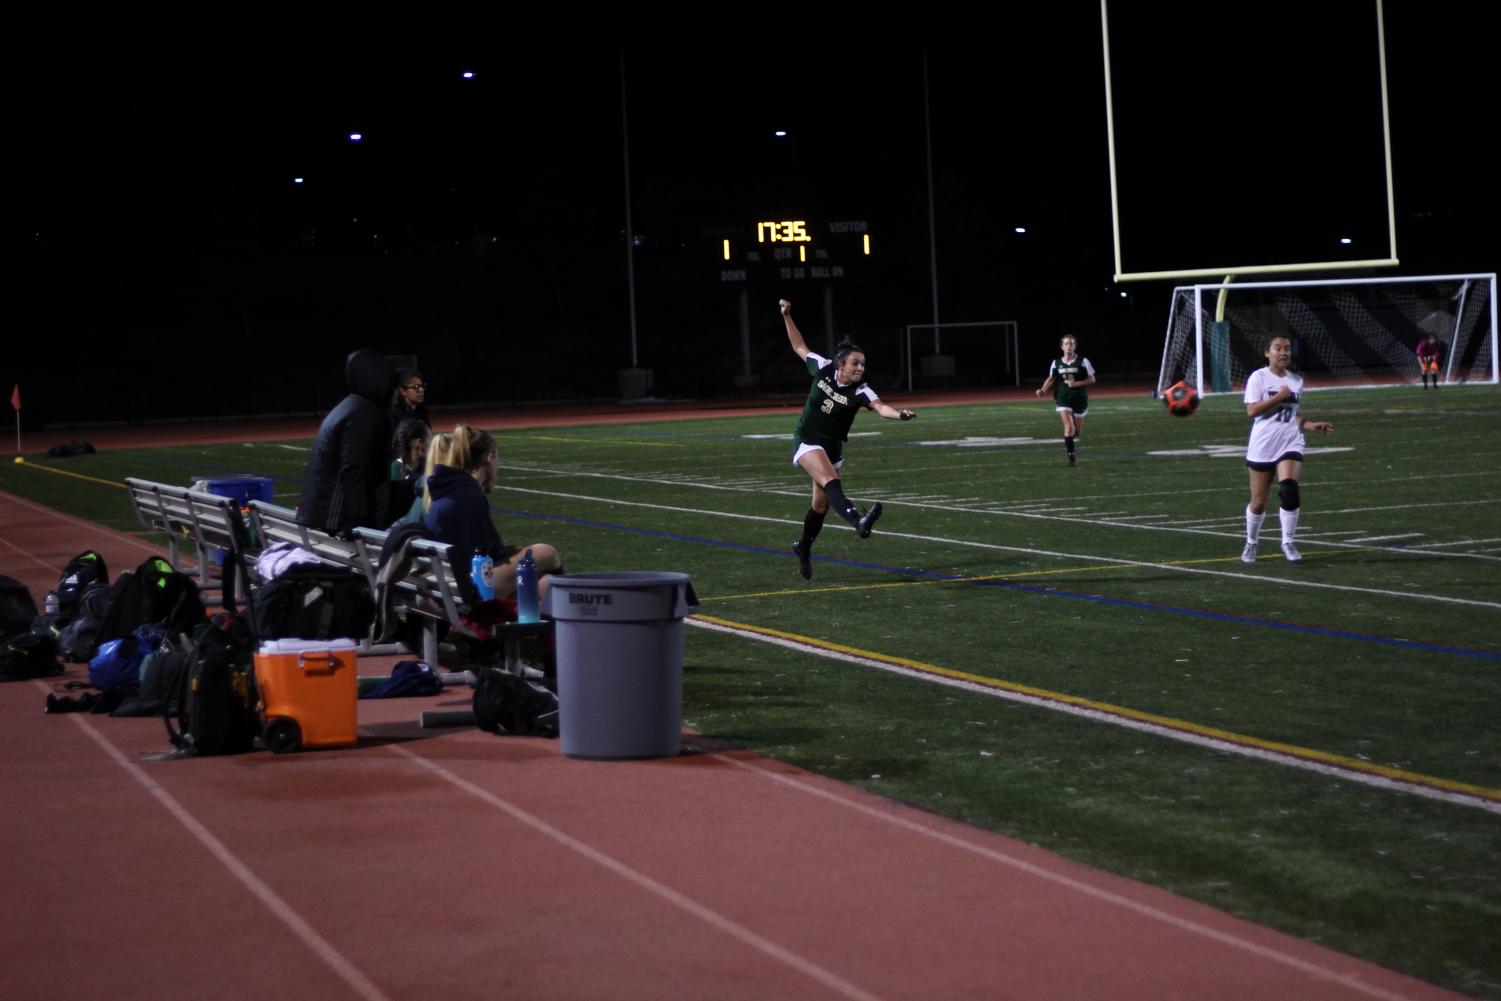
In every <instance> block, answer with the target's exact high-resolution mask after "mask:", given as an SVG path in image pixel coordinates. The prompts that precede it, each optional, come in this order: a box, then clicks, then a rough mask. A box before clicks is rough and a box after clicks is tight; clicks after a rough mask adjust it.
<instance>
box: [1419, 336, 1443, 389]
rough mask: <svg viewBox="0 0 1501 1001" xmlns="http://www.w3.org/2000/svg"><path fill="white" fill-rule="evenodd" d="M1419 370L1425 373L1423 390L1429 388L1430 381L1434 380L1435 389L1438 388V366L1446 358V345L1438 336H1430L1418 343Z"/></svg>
mask: <svg viewBox="0 0 1501 1001" xmlns="http://www.w3.org/2000/svg"><path fill="white" fill-rule="evenodd" d="M1417 354H1418V368H1420V369H1422V371H1423V388H1424V389H1427V388H1428V380H1429V379H1432V380H1433V388H1434V389H1437V388H1438V366H1439V362H1441V361H1443V358H1444V343H1443V341H1440V340H1439V339H1438V335H1437V334H1429V335H1428V336H1427V337H1425V338H1423V340H1421V341H1419V342H1418V348H1417Z"/></svg>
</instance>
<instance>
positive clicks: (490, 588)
mask: <svg viewBox="0 0 1501 1001" xmlns="http://www.w3.org/2000/svg"><path fill="white" fill-rule="evenodd" d="M494 575H495V561H494V560H492V559H491V558H490V557H488V556H486V555H485V554H484V553H482V552H480V551H479V550H475V553H474V559H472V560H470V561H469V579H470V580H472V581H474V589H475V590H476V591H478V592H479V596H480V600H481V601H488V600H489V599H491V598H493V597H495V583H494Z"/></svg>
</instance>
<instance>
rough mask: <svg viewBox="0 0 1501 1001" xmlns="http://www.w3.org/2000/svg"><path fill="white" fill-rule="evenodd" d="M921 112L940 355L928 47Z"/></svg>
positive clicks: (935, 346)
mask: <svg viewBox="0 0 1501 1001" xmlns="http://www.w3.org/2000/svg"><path fill="white" fill-rule="evenodd" d="M922 111H923V140H924V145H925V146H926V151H927V158H928V252H929V258H928V260H929V269H930V271H931V273H932V278H933V353H934V354H935V355H936V354H940V353H941V352H940V351H939V345H938V329H939V328H938V226H937V223H936V222H935V213H934V208H933V108H932V101H931V98H930V97H929V94H928V47H927V46H926V45H924V46H923V47H922Z"/></svg>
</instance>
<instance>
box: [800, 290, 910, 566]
mask: <svg viewBox="0 0 1501 1001" xmlns="http://www.w3.org/2000/svg"><path fill="white" fill-rule="evenodd" d="M779 305H780V306H781V308H782V321H783V322H784V323H785V324H786V325H787V340H788V341H789V342H790V343H791V344H792V350H793V352H794V353H795V354H796V355H797V356H798V358H799V359H801V360H802V362H803V364H804V365H806V366H807V368H808V374H809V375H810V376H812V377H813V385H812V387H811V388H810V389H809V390H808V401H807V402H806V403H805V404H803V414H802V416H801V417H799V418H798V419H797V429H796V430H795V431H794V432H793V433H792V448H793V451H792V464H793V465H794V466H801V467H802V469H803V471H804V472H806V473H807V474H808V476H809V477H810V478H811V479H812V480H813V501H812V504H811V505H810V506H809V508H808V513H807V514H806V515H804V516H803V536H802V538H800V539H798V540H797V541H796V542H795V543H793V544H792V551H793V552H794V553H795V554H797V569H798V573H800V574H802V575H803V579H804V580H807V579H810V578H812V576H813V540H814V539H816V538H818V533H819V531H820V530H821V529H822V528H823V519H824V516H825V515H827V514H828V513H829V508H830V507H831V506H832V507H833V509H834V511H835V513H836V514H838V515H839V516H840V517H841V518H843V519H844V520H845V521H847V522H849V523H850V524H851V525H853V526H854V528H855V533H856V534H857V535H859V536H860V538H862V539H866V538H869V537H870V532H871V529H872V528H873V527H874V526H875V523H876V519H877V518H879V517H880V516H881V505H880V503H875V504H872V505H871V506H870V509H869V510H868V511H866V512H865V513H864V514H861V513H860V509H859V508H857V507H855V505H854V504H853V503H852V502H851V501H850V499H849V498H848V497H846V496H845V495H844V484H843V483H841V482H840V480H839V467H840V466H842V465H844V443H845V442H846V441H847V440H848V439H849V436H850V425H851V424H853V423H854V422H855V415H856V414H857V413H859V412H860V409H861V408H862V407H864V408H867V409H869V410H874V411H875V412H876V413H878V414H880V415H881V416H882V417H884V418H886V419H887V420H890V421H910V420H911V419H912V418H914V417H916V416H917V414H916V413H915V412H914V411H911V410H897V409H896V408H895V407H890V406H887V405H886V404H885V403H882V402H881V398H880V397H879V396H877V395H876V391H875V390H874V389H872V388H871V387H870V386H869V385H867V384H866V382H865V352H864V351H861V350H860V349H859V348H858V347H857V346H855V345H854V344H853V343H851V342H850V340H849V339H848V338H846V339H845V340H843V341H841V342H839V344H838V345H837V346H836V348H835V351H834V358H833V360H830V359H828V358H825V357H823V356H822V355H818V354H814V353H813V352H812V351H809V350H808V345H807V344H805V343H803V335H802V333H801V332H800V331H799V330H798V329H797V324H796V323H794V322H792V303H790V302H788V301H787V300H786V299H782V300H780V302H779Z"/></svg>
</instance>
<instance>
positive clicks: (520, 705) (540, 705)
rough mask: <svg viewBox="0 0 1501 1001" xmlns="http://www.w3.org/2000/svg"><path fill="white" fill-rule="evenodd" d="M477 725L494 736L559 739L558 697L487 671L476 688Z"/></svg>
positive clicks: (505, 673) (504, 673)
mask: <svg viewBox="0 0 1501 1001" xmlns="http://www.w3.org/2000/svg"><path fill="white" fill-rule="evenodd" d="M474 725H475V726H477V727H479V728H480V729H481V730H488V731H489V732H490V733H508V734H514V735H516V736H519V737H556V736H557V735H558V697H557V696H556V695H555V694H553V693H552V691H550V690H549V689H547V688H544V687H543V686H542V685H539V684H537V683H536V682H535V681H527V680H526V679H525V678H518V677H517V676H516V675H514V674H511V673H509V672H508V671H502V670H501V669H500V668H498V667H487V668H485V669H484V670H482V671H480V674H479V680H478V681H477V682H476V684H475V687H474Z"/></svg>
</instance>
